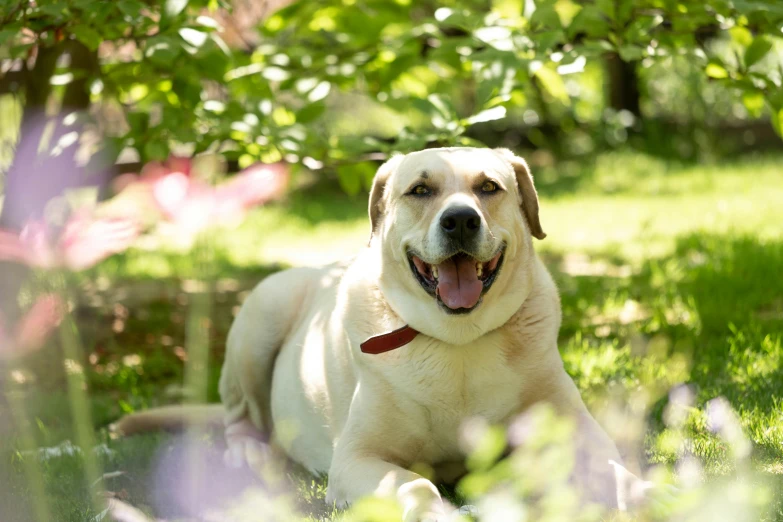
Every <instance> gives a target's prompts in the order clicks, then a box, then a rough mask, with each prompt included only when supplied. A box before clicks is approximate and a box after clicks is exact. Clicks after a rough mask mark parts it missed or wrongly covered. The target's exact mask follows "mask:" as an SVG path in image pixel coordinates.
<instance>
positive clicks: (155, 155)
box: [144, 141, 169, 160]
mask: <svg viewBox="0 0 783 522" xmlns="http://www.w3.org/2000/svg"><path fill="white" fill-rule="evenodd" d="M144 155H145V156H146V157H147V159H148V160H164V159H166V157H167V156H168V155H169V146H168V144H167V143H165V142H163V141H148V142H147V143H145V144H144Z"/></svg>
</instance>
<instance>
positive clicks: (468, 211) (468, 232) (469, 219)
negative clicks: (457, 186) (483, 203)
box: [440, 206, 481, 241]
mask: <svg viewBox="0 0 783 522" xmlns="http://www.w3.org/2000/svg"><path fill="white" fill-rule="evenodd" d="M440 228H442V229H443V232H445V234H446V235H447V236H448V237H450V238H451V239H454V240H457V241H469V240H471V239H473V238H474V237H475V236H476V234H478V231H479V229H480V228H481V216H479V215H478V212H476V211H475V210H474V209H472V208H471V207H465V206H463V207H453V208H449V209H447V210H446V211H445V212H444V213H443V214H442V215H441V217H440Z"/></svg>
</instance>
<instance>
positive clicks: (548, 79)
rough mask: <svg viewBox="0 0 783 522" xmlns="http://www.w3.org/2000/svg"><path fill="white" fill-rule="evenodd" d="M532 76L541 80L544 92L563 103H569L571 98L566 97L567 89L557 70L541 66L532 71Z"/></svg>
mask: <svg viewBox="0 0 783 522" xmlns="http://www.w3.org/2000/svg"><path fill="white" fill-rule="evenodd" d="M533 76H535V77H536V78H538V81H539V82H541V85H542V86H543V87H544V90H546V92H548V93H549V94H550V96H552V97H553V98H554V99H556V100H558V101H560V102H561V103H563V104H564V105H569V104H570V103H571V100H570V98H569V97H568V91H566V88H565V83H564V82H563V78H561V77H560V75H559V74H557V72H555V71H553V70H552V69H550V68H548V67H546V66H543V67H539V68H538V69H537V70H536V71H535V72H534V73H533Z"/></svg>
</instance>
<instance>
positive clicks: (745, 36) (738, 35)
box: [729, 25, 753, 47]
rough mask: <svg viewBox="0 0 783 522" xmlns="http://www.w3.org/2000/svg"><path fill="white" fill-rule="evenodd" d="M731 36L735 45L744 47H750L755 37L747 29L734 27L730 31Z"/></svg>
mask: <svg viewBox="0 0 783 522" xmlns="http://www.w3.org/2000/svg"><path fill="white" fill-rule="evenodd" d="M729 36H731V39H732V41H733V42H734V43H736V44H737V45H740V46H742V47H748V46H749V45H750V44H751V42H752V41H753V35H752V34H751V32H750V31H748V30H747V29H746V28H745V27H740V26H738V25H737V26H734V27H732V28H731V29H729Z"/></svg>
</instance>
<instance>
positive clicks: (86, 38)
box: [71, 25, 103, 51]
mask: <svg viewBox="0 0 783 522" xmlns="http://www.w3.org/2000/svg"><path fill="white" fill-rule="evenodd" d="M71 34H72V35H74V36H75V37H76V39H77V40H79V41H80V42H81V43H83V44H84V45H86V46H87V47H88V48H89V49H90V50H91V51H94V50H95V49H97V48H98V46H99V45H100V44H101V42H102V41H103V38H101V35H100V34H99V33H98V31H96V30H95V29H93V28H92V27H88V26H86V25H74V26H73V27H71Z"/></svg>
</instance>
